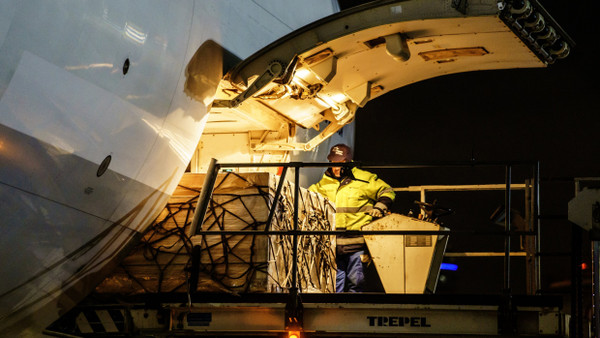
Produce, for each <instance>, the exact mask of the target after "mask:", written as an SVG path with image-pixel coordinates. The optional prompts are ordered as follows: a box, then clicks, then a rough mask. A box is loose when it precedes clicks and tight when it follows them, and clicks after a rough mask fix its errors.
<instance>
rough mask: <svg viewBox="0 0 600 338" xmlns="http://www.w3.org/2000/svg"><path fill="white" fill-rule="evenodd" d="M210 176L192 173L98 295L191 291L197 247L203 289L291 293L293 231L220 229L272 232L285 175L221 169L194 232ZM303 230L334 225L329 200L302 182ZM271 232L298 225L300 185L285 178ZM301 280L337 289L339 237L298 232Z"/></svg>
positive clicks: (310, 287)
mask: <svg viewBox="0 0 600 338" xmlns="http://www.w3.org/2000/svg"><path fill="white" fill-rule="evenodd" d="M203 178H204V175H203V174H186V175H185V176H184V178H183V179H182V181H181V183H180V185H179V186H178V188H177V190H176V191H175V193H174V194H173V196H172V197H171V199H170V200H169V203H168V204H167V205H166V208H165V209H164V210H163V212H162V213H161V215H159V217H158V218H157V219H156V221H155V222H154V224H153V225H152V226H151V228H150V229H149V231H148V232H147V233H146V234H145V236H144V237H143V239H142V241H141V242H140V244H139V245H138V246H137V247H136V248H135V249H134V250H133V251H132V252H131V254H130V255H129V256H128V257H127V258H125V259H124V261H123V262H122V264H121V265H120V266H119V268H118V269H116V271H115V272H114V273H113V274H112V275H111V276H109V277H108V278H107V279H105V281H104V282H103V283H102V284H101V285H100V286H99V287H98V288H97V289H96V291H97V292H99V293H120V294H138V293H159V292H188V291H192V292H193V291H194V290H189V288H190V280H192V279H194V278H192V277H193V276H191V275H190V271H191V270H192V269H191V265H192V253H193V252H194V253H195V254H196V255H197V254H199V255H200V269H199V273H198V275H197V280H198V283H197V288H196V290H195V291H198V292H233V293H250V292H285V291H286V290H287V289H289V288H290V287H291V286H292V279H293V278H292V252H293V250H292V245H293V244H292V243H293V237H292V236H287V235H268V236H267V235H254V234H252V235H250V234H242V235H238V234H235V235H232V234H221V233H219V231H221V230H225V231H238V230H259V231H260V230H265V227H266V222H267V219H268V215H269V208H270V207H271V205H272V204H273V200H274V197H275V191H276V187H277V184H278V182H279V177H277V176H274V175H271V174H267V173H244V174H237V173H232V172H230V173H224V174H219V176H218V178H217V182H216V183H215V189H214V192H213V195H212V198H211V200H210V202H209V205H208V210H207V212H206V216H205V218H204V222H203V223H202V226H201V229H202V230H203V231H215V234H214V235H213V234H204V235H193V236H190V233H189V232H190V229H189V228H190V225H191V222H192V219H193V214H194V210H195V208H196V202H197V200H198V196H199V193H200V190H201V186H202V184H203ZM299 196H300V198H299V203H298V209H299V211H298V219H299V220H298V229H300V230H309V231H312V230H334V229H335V225H334V223H333V222H334V221H333V219H334V218H333V217H334V213H335V210H334V208H333V206H332V205H331V204H330V203H329V201H328V200H326V199H324V198H322V197H321V196H320V195H318V194H315V193H312V192H309V191H307V190H306V189H303V188H301V189H300V194H299ZM276 208H277V209H276V212H275V213H274V217H273V220H272V222H271V226H270V230H273V231H277V230H292V229H293V228H294V221H293V220H294V185H293V184H291V183H290V182H287V181H286V182H285V183H284V186H283V188H282V191H281V195H280V196H279V198H278V200H277V203H276ZM297 252H298V254H297V269H298V274H297V281H298V287H299V288H300V289H301V290H302V291H303V292H333V291H334V289H335V255H334V252H335V239H334V236H330V235H307V236H299V237H298V251H297Z"/></svg>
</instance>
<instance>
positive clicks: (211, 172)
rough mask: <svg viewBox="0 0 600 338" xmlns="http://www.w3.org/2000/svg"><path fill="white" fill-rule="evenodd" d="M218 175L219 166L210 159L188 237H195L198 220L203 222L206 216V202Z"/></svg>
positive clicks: (215, 161)
mask: <svg viewBox="0 0 600 338" xmlns="http://www.w3.org/2000/svg"><path fill="white" fill-rule="evenodd" d="M218 173H219V165H218V164H217V160H216V159H214V158H212V159H211V160H210V165H209V166H208V171H207V173H206V178H204V184H203V185H202V190H200V196H198V202H197V203H196V210H195V211H194V218H193V219H192V224H191V225H190V237H191V236H194V235H196V232H197V231H198V225H199V224H200V220H204V215H205V214H206V209H207V208H208V202H209V201H210V197H211V196H212V191H213V189H214V187H215V181H216V180H217V174H218Z"/></svg>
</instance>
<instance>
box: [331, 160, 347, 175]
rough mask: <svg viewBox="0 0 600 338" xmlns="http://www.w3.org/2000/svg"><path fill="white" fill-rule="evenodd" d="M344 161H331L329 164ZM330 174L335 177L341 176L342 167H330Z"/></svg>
mask: <svg viewBox="0 0 600 338" xmlns="http://www.w3.org/2000/svg"><path fill="white" fill-rule="evenodd" d="M343 162H344V161H331V163H343ZM331 172H332V173H333V176H335V177H341V176H342V167H331Z"/></svg>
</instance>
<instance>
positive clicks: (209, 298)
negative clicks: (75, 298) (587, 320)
mask: <svg viewBox="0 0 600 338" xmlns="http://www.w3.org/2000/svg"><path fill="white" fill-rule="evenodd" d="M138 298H139V299H136V297H132V298H129V299H125V298H120V299H119V301H118V303H117V302H103V301H100V300H99V299H95V300H94V303H93V305H90V306H86V305H85V304H80V306H79V307H77V308H75V309H74V310H73V311H71V313H69V314H68V315H67V316H64V317H63V318H62V319H61V321H59V322H56V323H55V324H53V326H51V327H49V329H48V331H47V332H46V333H47V334H52V333H53V332H62V333H63V334H65V333H67V332H65V330H64V329H65V328H67V327H69V328H71V332H69V334H71V335H74V336H80V337H89V336H98V335H99V334H102V336H122V335H131V334H136V335H140V336H146V335H151V336H158V337H162V336H169V337H179V336H189V335H194V336H220V337H221V336H240V335H244V336H258V337H261V336H280V337H287V335H288V332H289V331H290V329H289V328H286V322H287V321H288V318H287V317H288V316H289V314H290V310H291V309H290V300H291V294H287V293H280V294H245V295H224V294H222V293H219V294H196V295H195V296H194V297H192V298H191V300H192V303H191V304H190V303H188V298H187V295H174V294H170V295H154V296H151V297H149V295H146V296H145V297H143V298H142V297H138ZM299 299H300V303H297V305H298V307H297V308H296V309H294V310H298V311H297V312H296V313H297V314H300V316H298V318H297V319H298V320H299V323H298V324H300V325H299V326H301V329H298V331H300V336H302V337H330V336H348V337H350V336H352V337H357V336H363V337H367V336H368V337H372V336H404V335H406V336H414V335H416V334H418V335H419V336H420V337H429V336H453V335H476V336H512V335H519V336H549V337H554V336H556V337H562V336H564V335H565V325H564V323H565V319H566V318H565V317H564V315H563V314H561V312H560V310H561V307H562V303H561V302H562V300H561V298H560V297H551V296H550V297H549V296H544V297H542V296H512V298H510V299H508V298H507V297H504V296H497V295H431V294H430V295H406V294H368V293H363V294H316V293H309V294H301V295H300V296H299ZM150 304H154V306H152V305H150ZM133 328H135V332H133V331H132V330H133Z"/></svg>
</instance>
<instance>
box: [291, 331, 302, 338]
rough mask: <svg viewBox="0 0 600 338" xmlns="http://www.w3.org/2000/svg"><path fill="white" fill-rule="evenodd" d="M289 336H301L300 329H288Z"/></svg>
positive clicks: (298, 337)
mask: <svg viewBox="0 0 600 338" xmlns="http://www.w3.org/2000/svg"><path fill="white" fill-rule="evenodd" d="M288 338H300V331H288Z"/></svg>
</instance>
